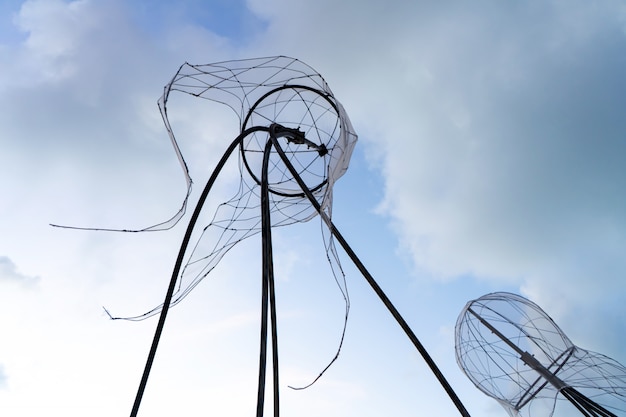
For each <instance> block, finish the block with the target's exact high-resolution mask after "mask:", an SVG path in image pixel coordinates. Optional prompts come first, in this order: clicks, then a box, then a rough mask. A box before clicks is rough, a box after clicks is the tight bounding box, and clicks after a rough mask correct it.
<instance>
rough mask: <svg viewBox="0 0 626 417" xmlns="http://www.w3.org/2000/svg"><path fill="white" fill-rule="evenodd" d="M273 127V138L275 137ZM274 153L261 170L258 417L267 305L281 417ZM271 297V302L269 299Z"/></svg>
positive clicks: (276, 403) (267, 156)
mask: <svg viewBox="0 0 626 417" xmlns="http://www.w3.org/2000/svg"><path fill="white" fill-rule="evenodd" d="M274 134H275V133H274V131H273V129H271V128H270V136H272V137H274ZM271 150H272V141H271V140H268V141H267V143H266V145H265V150H264V152H263V167H262V171H261V244H262V258H263V261H262V262H263V265H262V268H263V275H262V279H263V285H262V290H261V291H262V297H261V341H260V343H261V344H260V348H259V383H258V391H257V410H256V415H257V417H262V416H263V411H264V404H265V378H266V377H265V375H266V368H267V322H268V304H269V310H270V317H269V320H270V321H271V324H272V327H271V331H272V363H273V366H272V369H273V373H272V381H273V390H274V417H278V416H279V415H280V397H279V384H278V330H277V323H276V295H275V290H274V263H273V253H272V221H271V210H270V198H269V182H268V166H269V159H270V154H271ZM268 298H269V300H268Z"/></svg>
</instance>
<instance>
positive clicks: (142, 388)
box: [130, 126, 268, 417]
mask: <svg viewBox="0 0 626 417" xmlns="http://www.w3.org/2000/svg"><path fill="white" fill-rule="evenodd" d="M267 130H268V128H267V127H261V126H257V127H251V128H250V129H246V130H245V131H243V132H241V133H240V134H239V136H237V138H235V140H233V142H232V143H231V144H230V146H229V147H228V149H227V150H226V152H224V155H223V156H222V159H220V161H219V162H218V164H217V166H216V167H215V169H214V170H213V173H212V174H211V177H210V178H209V180H208V181H207V183H206V186H205V187H204V190H203V191H202V194H201V195H200V199H199V200H198V203H197V204H196V208H195V209H194V212H193V214H192V216H191V219H190V220H189V224H188V225H187V231H186V232H185V236H184V238H183V242H182V243H181V245H180V249H179V250H178V257H177V258H176V263H175V264H174V270H173V271H172V277H171V279H170V284H169V287H168V289H167V293H166V294H165V301H163V308H162V310H161V314H160V316H159V322H158V324H157V327H156V330H155V332H154V338H153V339H152V346H151V347H150V353H149V354H148V359H147V360H146V366H145V367H144V371H143V375H142V376H141V382H140V383H139V388H138V389H137V395H136V396H135V402H134V403H133V408H132V410H131V412H130V417H137V413H138V412H139V406H140V405H141V400H142V398H143V393H144V391H145V389H146V384H147V383H148V377H149V376H150V370H151V369H152V363H153V362H154V357H155V356H156V351H157V348H158V346H159V340H160V339H161V333H162V332H163V327H164V325H165V318H166V317H167V312H168V310H169V308H170V303H171V302H172V297H173V295H174V290H175V289H176V281H177V280H178V274H179V273H180V269H181V267H182V264H183V258H184V257H185V252H186V250H187V246H188V245H189V240H190V239H191V233H192V232H193V229H194V228H195V225H196V222H197V221H198V217H199V216H200V212H201V211H202V206H203V205H204V202H205V201H206V198H207V196H208V195H209V191H211V188H213V184H214V183H215V180H216V179H217V176H218V175H219V173H220V172H221V171H222V168H223V167H224V165H225V164H226V161H227V160H228V158H229V157H230V155H231V154H232V153H233V151H234V150H235V148H236V147H237V146H238V145H239V144H240V143H241V141H242V140H243V138H245V137H246V136H248V135H249V134H251V133H253V132H258V131H267Z"/></svg>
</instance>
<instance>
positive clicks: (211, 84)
mask: <svg viewBox="0 0 626 417" xmlns="http://www.w3.org/2000/svg"><path fill="white" fill-rule="evenodd" d="M173 92H178V93H183V94H187V95H190V96H192V97H195V98H198V99H200V100H208V101H212V102H215V103H218V104H221V105H225V106H227V107H228V108H230V109H231V110H232V111H233V112H234V113H235V115H236V116H237V118H238V119H239V132H238V134H237V135H236V137H235V138H234V140H233V141H232V142H231V143H230V145H229V146H228V147H227V149H226V151H225V152H224V154H223V156H222V158H221V159H220V160H219V162H218V163H217V165H216V166H215V168H214V170H213V172H212V174H211V176H210V178H209V180H208V181H207V184H206V185H205V187H204V189H203V191H202V194H201V195H200V197H199V200H198V202H197V205H196V207H195V209H194V211H193V213H192V215H191V218H190V220H189V223H188V225H187V230H186V233H185V235H184V238H183V241H182V243H181V245H180V249H179V252H178V257H177V259H176V262H175V265H174V268H173V271H172V275H171V280H170V284H169V287H168V289H167V293H166V296H165V299H164V301H163V303H162V304H161V305H159V306H157V307H155V308H153V309H151V310H150V311H148V312H146V313H144V314H141V315H138V316H133V317H123V318H122V319H126V320H143V319H146V318H148V317H151V316H155V315H159V321H158V324H157V328H156V331H155V334H154V338H153V342H152V346H151V348H150V352H149V354H148V359H147V361H146V365H145V368H144V372H143V375H142V378H141V382H140V384H139V388H138V390H137V395H136V398H135V402H134V404H133V408H132V411H131V417H135V416H136V415H137V413H138V410H139V406H140V404H141V400H142V397H143V393H144V390H145V388H146V384H147V381H148V377H149V375H150V370H151V367H152V363H153V361H154V358H155V354H156V351H157V348H158V345H159V340H160V338H161V334H162V331H163V327H164V324H165V319H166V317H167V313H168V310H169V308H170V307H171V306H173V305H175V304H177V303H179V302H180V301H181V300H182V299H183V298H184V297H185V296H186V295H187V294H189V292H190V291H192V290H193V289H194V288H195V286H196V285H197V284H198V283H199V282H200V281H201V280H202V279H203V278H204V277H206V276H207V275H208V274H209V273H210V272H211V271H212V270H213V268H215V266H216V265H217V264H218V263H219V261H220V260H221V259H222V257H223V256H224V255H225V254H226V253H227V252H228V251H229V250H230V249H231V248H233V247H234V246H235V245H236V244H237V243H238V242H241V241H242V240H244V239H246V238H248V237H250V236H253V235H256V234H259V233H260V234H261V240H262V291H261V292H262V294H261V296H262V299H261V309H262V311H261V338H260V346H259V352H260V353H259V377H258V396H257V411H256V415H257V417H261V416H262V415H263V411H264V401H265V391H266V389H265V381H266V370H267V361H268V359H267V351H268V343H271V351H272V358H271V363H272V383H273V387H272V388H273V402H274V407H273V410H274V415H275V416H278V415H279V410H280V407H279V406H280V401H279V391H280V390H279V376H280V375H279V366H278V365H279V357H278V337H277V335H278V330H277V311H276V303H275V282H274V267H273V255H272V228H274V227H277V226H285V225H289V224H293V223H297V222H305V221H308V220H310V219H312V218H314V217H316V216H318V215H319V216H320V217H321V219H322V223H323V224H324V226H325V229H326V232H329V233H328V235H327V236H326V235H325V236H326V239H325V244H326V252H327V255H328V260H329V262H330V263H331V269H332V271H333V273H334V274H335V279H336V281H337V283H338V285H339V287H340V289H341V291H342V292H343V295H344V299H345V302H346V321H347V316H348V311H349V300H348V296H347V288H346V285H345V280H344V279H343V272H342V270H341V266H340V264H339V259H338V258H337V252H336V249H335V246H334V242H335V241H336V242H339V244H340V245H341V246H342V247H343V249H344V250H345V251H346V253H347V255H348V256H349V257H350V259H351V260H352V261H353V262H354V263H355V265H356V267H357V268H358V269H359V271H360V272H361V273H362V274H363V276H364V277H365V279H366V280H367V282H368V283H369V284H370V285H371V287H372V288H373V290H374V291H375V292H376V294H377V295H378V296H379V298H380V299H381V301H382V302H383V303H384V304H385V306H386V307H387V308H388V310H389V311H390V313H391V314H392V315H393V317H394V318H395V320H396V321H397V322H398V324H399V325H400V326H401V327H402V329H403V330H404V332H405V333H406V335H407V336H408V338H409V339H410V340H411V342H412V343H413V345H414V346H415V347H416V349H417V350H418V351H419V352H420V354H421V355H422V356H423V358H424V360H425V361H426V362H427V364H428V366H429V367H430V369H431V370H432V371H433V373H434V374H435V376H436V377H437V379H438V381H439V382H440V383H441V385H442V386H443V387H444V389H445V391H446V392H447V393H448V395H449V396H450V398H451V399H452V401H453V402H454V404H455V406H456V407H457V409H458V410H459V412H460V413H461V415H463V416H466V417H468V416H469V413H468V412H467V411H466V410H465V407H464V406H463V404H462V403H461V401H460V400H459V398H458V397H457V396H456V394H455V393H454V391H453V390H452V387H451V386H450V385H449V384H448V382H447V381H446V379H445V378H444V376H443V375H442V373H441V372H440V371H439V369H438V368H437V366H436V364H435V363H434V361H433V360H432V359H431V357H430V355H429V354H428V352H427V351H426V349H425V348H424V347H423V346H422V344H421V343H420V341H419V340H418V339H417V337H416V336H415V334H414V333H413V331H412V330H411V329H410V327H409V326H408V324H407V323H406V321H405V320H404V319H403V318H402V316H401V315H400V313H399V312H398V311H397V309H396V308H395V307H394V306H393V304H392V303H391V301H390V300H389V299H388V298H387V296H386V295H385V293H384V292H383V291H382V289H381V288H380V286H378V284H377V283H376V281H375V280H374V278H373V277H372V276H371V274H370V273H369V272H368V271H367V269H366V268H365V266H364V265H363V263H362V262H361V261H360V260H359V258H358V257H357V256H356V254H355V253H354V251H353V250H352V249H351V248H350V246H349V245H348V243H347V242H346V240H345V239H344V238H343V236H342V235H341V233H339V230H338V229H337V228H336V227H335V225H334V224H333V222H332V220H331V214H332V190H333V184H334V183H335V181H337V180H338V179H339V177H341V176H342V175H343V174H344V173H345V172H346V170H347V168H348V163H349V161H350V156H351V154H352V150H353V148H354V145H355V143H356V140H357V135H356V133H355V132H354V129H353V127H352V124H351V123H350V119H349V118H348V116H347V114H346V112H345V110H344V108H343V106H342V105H341V103H339V101H337V99H336V98H335V97H334V95H333V93H332V91H331V90H330V88H329V87H328V85H327V84H326V81H325V80H324V79H323V78H322V76H321V75H319V74H318V73H317V72H316V71H315V70H313V69H312V68H311V67H309V66H308V65H306V64H304V63H303V62H301V61H299V60H297V59H294V58H289V57H285V56H275V57H267V58H256V59H246V60H235V61H226V62H218V63H214V64H208V65H190V64H187V63H185V64H183V65H182V66H181V67H180V68H179V70H178V72H177V73H176V75H175V76H174V77H173V79H172V80H171V81H170V82H169V83H168V84H167V85H166V86H165V89H164V93H163V96H162V97H161V99H160V100H159V108H160V110H161V115H162V117H163V121H164V122H165V126H166V128H167V131H168V133H169V136H170V139H171V142H172V145H173V147H174V150H175V152H176V155H177V156H178V159H179V162H180V165H181V167H182V169H183V173H184V175H185V179H186V183H187V194H186V197H185V199H184V202H183V204H182V206H181V208H180V210H179V211H178V212H177V213H176V214H175V215H174V216H173V217H172V218H170V219H169V220H167V221H165V222H163V223H159V224H157V225H154V226H150V227H147V228H144V229H138V230H124V231H132V232H141V231H151V230H163V229H169V228H171V227H172V226H174V225H175V224H176V223H177V222H178V221H179V220H180V219H181V218H182V216H183V215H184V213H185V210H186V206H187V202H188V199H189V196H190V193H191V185H192V181H191V177H190V175H189V170H188V167H187V163H186V162H185V159H184V158H183V155H182V152H181V150H180V148H179V146H178V143H177V141H176V138H175V135H174V132H173V130H172V127H171V125H170V121H169V119H168V108H167V105H168V99H169V97H170V95H171V93H173ZM233 155H237V156H238V161H239V172H240V183H239V188H238V190H237V192H236V194H235V195H234V196H233V197H232V198H231V199H230V200H228V201H226V202H225V203H223V204H221V205H220V206H219V207H218V208H217V210H216V212H215V215H214V217H213V220H212V221H211V222H210V223H209V224H208V225H202V226H201V223H199V220H198V219H199V217H200V213H201V212H202V210H203V206H204V203H205V201H206V200H207V196H208V195H209V193H210V192H211V189H212V187H213V185H214V183H215V181H216V180H217V178H218V176H219V175H220V173H221V172H222V169H223V168H224V166H225V164H226V163H227V161H228V160H229V159H230V158H231V157H233ZM92 230H114V229H92ZM192 236H193V238H192ZM192 239H193V240H194V242H195V243H194V244H193V245H190V243H191V241H192ZM112 318H114V319H118V317H112ZM344 334H345V322H344ZM270 341H271V342H270ZM341 341H342V342H343V335H342V338H341ZM339 348H341V343H340V346H339ZM337 356H338V353H337ZM337 356H335V358H333V359H332V361H331V362H330V364H332V363H333V361H334V360H335V359H337ZM330 364H329V365H328V366H330ZM328 366H327V367H326V368H325V369H324V371H325V370H326V369H328ZM324 371H322V373H321V374H320V375H319V376H318V377H317V378H319V377H320V376H321V375H322V374H323V373H324ZM317 378H316V380H317ZM313 382H315V381H313Z"/></svg>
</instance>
